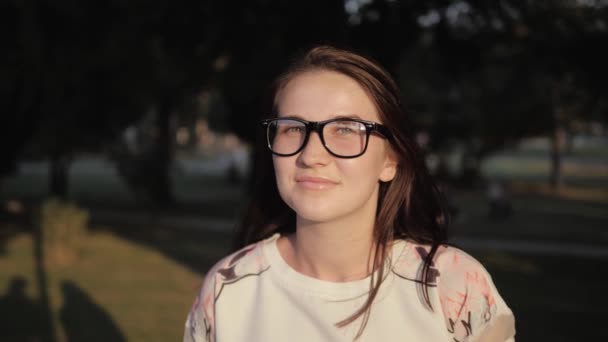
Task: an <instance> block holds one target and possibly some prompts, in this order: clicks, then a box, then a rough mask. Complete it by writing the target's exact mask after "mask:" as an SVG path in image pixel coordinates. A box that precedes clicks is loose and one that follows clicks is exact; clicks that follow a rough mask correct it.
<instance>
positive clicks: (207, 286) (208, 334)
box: [184, 240, 269, 341]
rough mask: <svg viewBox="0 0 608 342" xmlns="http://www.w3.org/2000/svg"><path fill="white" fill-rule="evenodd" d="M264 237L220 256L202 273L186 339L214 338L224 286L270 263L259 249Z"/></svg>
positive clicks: (253, 273) (265, 267)
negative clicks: (216, 305)
mask: <svg viewBox="0 0 608 342" xmlns="http://www.w3.org/2000/svg"><path fill="white" fill-rule="evenodd" d="M266 241H267V240H263V241H259V242H256V243H253V244H250V245H248V246H246V247H243V248H242V249H240V250H238V251H236V252H234V253H232V254H230V255H228V256H226V257H224V258H222V259H221V260H220V261H218V262H217V263H216V264H215V265H214V266H213V267H211V269H210V270H209V271H208V272H207V273H206V274H205V278H204V280H203V284H202V286H201V287H200V290H199V293H198V296H197V297H196V299H195V301H194V305H193V306H192V309H191V310H190V313H189V315H188V320H187V322H186V329H187V330H186V332H185V336H186V335H188V336H192V338H191V339H188V341H213V335H214V327H215V303H216V302H217V300H218V298H219V297H220V295H221V293H222V290H223V288H224V286H225V285H226V284H231V283H235V282H237V281H239V280H240V279H242V278H245V277H247V276H249V275H259V274H261V273H263V272H265V271H266V270H267V269H268V267H269V265H268V262H267V261H266V258H265V257H264V253H263V250H262V247H263V244H264V243H265V242H266ZM194 337H198V338H194ZM184 341H186V338H184Z"/></svg>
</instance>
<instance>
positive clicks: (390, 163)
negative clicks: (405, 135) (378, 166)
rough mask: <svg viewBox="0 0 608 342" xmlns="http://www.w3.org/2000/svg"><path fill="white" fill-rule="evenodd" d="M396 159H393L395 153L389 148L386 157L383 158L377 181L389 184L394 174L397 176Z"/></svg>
mask: <svg viewBox="0 0 608 342" xmlns="http://www.w3.org/2000/svg"><path fill="white" fill-rule="evenodd" d="M397 166H398V163H397V158H396V157H395V153H394V152H393V149H391V148H389V150H388V152H387V154H386V157H385V158H384V165H383V166H382V171H381V172H380V177H378V179H379V180H380V181H381V182H390V181H392V180H393V178H395V174H397Z"/></svg>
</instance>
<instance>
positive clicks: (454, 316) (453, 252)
mask: <svg viewBox="0 0 608 342" xmlns="http://www.w3.org/2000/svg"><path fill="white" fill-rule="evenodd" d="M436 260H437V261H436V264H437V267H438V268H439V269H440V276H439V279H438V281H437V287H438V294H439V301H440V303H441V308H442V312H443V316H444V319H445V324H446V328H447V330H448V332H449V334H450V335H451V337H452V341H455V342H465V341H467V342H473V341H475V342H482V341H483V342H486V341H487V342H490V341H496V342H506V341H514V336H515V319H514V317H513V313H512V312H511V310H510V309H509V307H508V306H507V305H506V304H505V302H504V301H503V299H502V298H501V297H500V294H499V293H498V290H497V289H496V287H495V286H494V283H493V282H492V278H491V276H490V275H489V273H488V272H487V271H486V269H485V268H484V267H483V266H482V265H481V264H480V263H479V262H478V261H477V260H475V259H474V258H473V257H471V256H469V255H468V254H466V253H464V252H462V251H460V250H458V249H457V248H453V247H448V248H445V249H444V248H442V249H441V251H440V253H439V255H438V256H437V259H436Z"/></svg>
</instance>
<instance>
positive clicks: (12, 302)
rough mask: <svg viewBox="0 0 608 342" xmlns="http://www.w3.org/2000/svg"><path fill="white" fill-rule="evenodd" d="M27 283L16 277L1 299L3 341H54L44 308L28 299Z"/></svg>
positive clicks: (0, 314)
mask: <svg viewBox="0 0 608 342" xmlns="http://www.w3.org/2000/svg"><path fill="white" fill-rule="evenodd" d="M27 286H28V284H27V281H26V280H25V279H24V278H22V277H14V278H13V279H12V280H11V281H10V284H9V285H8V289H7V290H6V293H5V294H4V295H3V296H1V297H0V317H2V318H1V319H0V335H1V336H2V341H6V342H12V341H15V342H24V341H52V340H53V336H52V332H51V331H49V330H48V327H47V325H46V321H45V318H46V315H45V313H44V308H43V307H42V306H41V305H40V303H39V302H38V301H35V300H32V299H30V298H28V297H27V295H26V289H27Z"/></svg>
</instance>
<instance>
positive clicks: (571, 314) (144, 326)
mask: <svg viewBox="0 0 608 342" xmlns="http://www.w3.org/2000/svg"><path fill="white" fill-rule="evenodd" d="M0 23H1V25H2V28H3V29H2V30H0V37H1V41H2V53H1V54H0V101H1V102H0V105H1V106H0V111H1V113H2V114H1V119H0V120H1V121H0V151H1V153H2V154H1V160H0V206H1V208H0V340H2V341H52V342H60V341H71V342H73V341H175V340H181V336H182V333H183V326H184V322H185V319H186V315H187V313H188V311H189V309H190V307H191V305H192V303H193V301H194V298H195V296H196V293H197V291H198V287H199V286H200V283H201V281H202V278H203V276H204V274H205V272H206V271H207V269H208V268H209V266H210V265H212V264H213V263H215V262H216V261H217V260H218V259H219V258H220V257H221V256H223V255H225V254H226V253H228V252H229V251H230V248H231V238H232V234H233V231H234V228H235V225H236V223H237V222H238V219H239V217H240V215H241V213H242V211H243V208H244V205H245V203H246V201H247V199H248V196H249V193H250V192H249V190H250V185H251V182H252V177H251V170H252V167H253V165H255V163H256V160H257V158H256V157H255V156H256V153H255V151H256V149H255V148H254V147H255V146H256V145H255V141H256V137H257V136H258V129H259V127H258V125H257V121H258V120H259V119H261V118H264V117H267V116H268V115H269V111H270V105H269V101H268V100H269V99H268V95H269V92H268V90H269V86H270V82H271V80H272V79H273V78H274V77H275V76H276V75H277V73H278V72H279V71H281V69H282V68H283V67H284V66H286V65H287V63H288V62H289V58H290V56H292V55H293V54H294V53H296V52H299V51H301V50H302V49H305V48H307V47H310V46H311V45H313V44H318V43H329V44H334V45H337V46H344V47H352V48H355V49H357V50H358V51H361V52H364V53H367V54H369V55H371V56H372V57H374V58H375V59H377V60H378V61H380V62H381V63H382V64H383V65H384V66H386V67H387V69H388V70H389V71H390V72H391V73H392V74H393V75H394V77H395V78H396V79H397V81H398V83H399V85H400V87H401V89H402V97H403V100H404V103H405V106H406V108H407V110H408V113H409V115H410V116H411V118H412V120H413V122H414V124H415V128H416V130H415V131H416V139H417V141H418V142H419V144H420V145H421V146H422V148H423V149H424V150H425V152H426V153H427V162H428V165H429V167H430V169H431V170H432V172H433V173H434V174H435V176H436V177H437V179H438V181H439V182H440V184H441V187H442V188H443V189H444V191H445V192H446V194H447V196H448V198H449V200H450V208H451V212H452V215H453V226H452V231H451V239H452V240H451V241H452V242H453V243H456V244H457V245H459V246H461V247H462V248H463V249H464V250H466V251H467V252H469V253H471V254H473V255H474V256H475V257H477V258H478V259H479V260H480V261H482V262H483V264H484V265H485V266H486V267H487V268H488V269H489V270H490V272H491V274H492V275H493V278H494V281H495V283H496V285H497V287H498V288H499V290H500V292H501V294H502V295H503V297H504V298H505V300H506V301H507V303H508V304H509V305H510V307H511V308H512V309H513V311H514V313H515V315H516V319H517V339H518V341H537V340H550V341H573V340H608V331H607V330H606V329H605V327H603V324H604V321H605V320H606V318H607V317H608V296H607V295H606V293H605V291H606V288H608V279H607V278H606V275H607V274H606V272H607V271H606V270H607V269H608V268H607V267H608V127H607V124H608V96H607V95H608V87H607V86H606V79H608V72H607V71H608V68H607V63H608V1H606V0H560V1H546V0H545V1H543V0H500V1H473V0H466V1H465V0H463V1H460V0H433V1H430V0H429V1H407V0H403V1H397V0H343V1H324V0H308V1H278V0H249V1H246V2H231V1H204V0H197V1H152V0H148V1H137V0H133V1H114V0H108V1H67V0H61V1H46V0H6V1H2V2H1V3H0Z"/></svg>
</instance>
